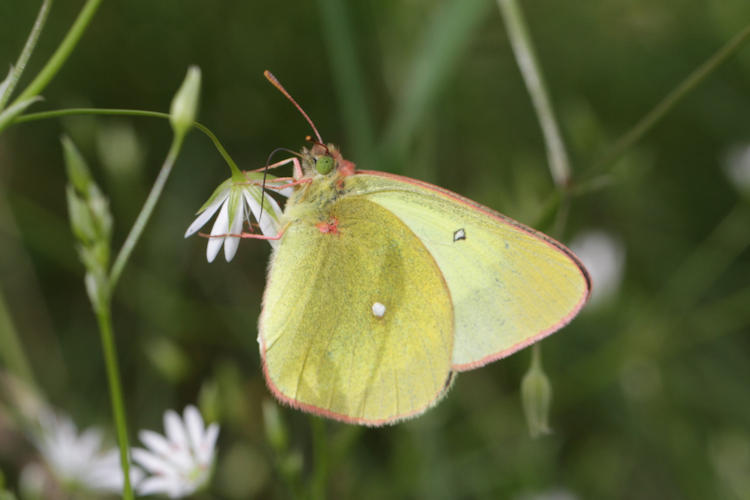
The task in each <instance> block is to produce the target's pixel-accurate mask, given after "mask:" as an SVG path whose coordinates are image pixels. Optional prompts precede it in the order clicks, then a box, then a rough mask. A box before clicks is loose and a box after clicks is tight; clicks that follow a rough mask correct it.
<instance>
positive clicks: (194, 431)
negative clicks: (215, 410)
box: [182, 405, 204, 451]
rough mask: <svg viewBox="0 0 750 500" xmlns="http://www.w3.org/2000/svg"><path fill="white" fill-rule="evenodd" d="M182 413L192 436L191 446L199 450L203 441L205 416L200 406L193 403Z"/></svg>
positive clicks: (190, 436) (189, 434)
mask: <svg viewBox="0 0 750 500" xmlns="http://www.w3.org/2000/svg"><path fill="white" fill-rule="evenodd" d="M182 415H183V418H184V419H185V427H186V428H187V433H188V437H189V438H190V447H191V449H192V450H193V451H197V450H198V449H199V448H200V445H201V443H202V442H203V428H204V425H203V417H201V413H200V412H199V411H198V408H196V407H195V406H193V405H188V406H187V407H186V408H185V411H184V412H182Z"/></svg>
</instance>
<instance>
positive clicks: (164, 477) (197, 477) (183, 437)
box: [133, 405, 219, 498]
mask: <svg viewBox="0 0 750 500" xmlns="http://www.w3.org/2000/svg"><path fill="white" fill-rule="evenodd" d="M164 429H165V434H166V437H164V436H159V435H157V434H156V433H154V432H151V431H142V432H141V433H140V434H139V436H140V438H141V441H143V442H144V444H146V445H147V446H149V448H150V451H149V450H145V449H142V448H134V449H133V460H134V461H135V462H137V463H138V464H139V465H140V466H142V467H144V468H145V469H146V470H148V471H149V472H150V474H151V477H149V478H147V479H145V480H143V481H142V482H141V483H140V484H139V486H138V492H139V493H140V494H152V493H161V494H164V495H168V496H170V497H172V498H178V497H183V496H186V495H190V494H192V493H193V492H194V491H196V490H197V489H199V488H201V487H202V486H203V485H205V484H206V483H207V482H208V481H209V479H210V476H211V472H212V469H213V467H212V465H213V461H214V452H215V444H216V439H217V436H218V433H219V427H218V424H211V425H210V426H209V427H208V428H207V429H205V428H204V421H203V417H202V416H201V414H200V412H199V411H198V409H197V408H196V407H195V406H192V405H189V406H187V407H186V408H185V410H184V411H183V415H182V417H180V415H178V414H177V413H176V412H175V411H173V410H168V411H166V412H165V413H164Z"/></svg>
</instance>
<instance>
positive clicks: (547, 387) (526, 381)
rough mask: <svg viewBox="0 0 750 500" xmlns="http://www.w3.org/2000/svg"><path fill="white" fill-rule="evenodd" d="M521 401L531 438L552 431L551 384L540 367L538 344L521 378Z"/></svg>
mask: <svg viewBox="0 0 750 500" xmlns="http://www.w3.org/2000/svg"><path fill="white" fill-rule="evenodd" d="M521 402H522V403H523V411H524V413H525V414H526V424H527V425H528V426H529V434H530V435H531V437H532V438H536V437H539V436H541V435H543V434H549V433H550V432H552V430H551V429H550V428H549V409H550V403H551V402H552V385H551V384H550V382H549V378H547V375H546V374H545V373H544V370H543V369H542V362H541V359H540V354H539V346H538V345H535V346H534V351H533V355H532V360H531V366H529V370H528V371H527V372H526V375H524V377H523V380H521Z"/></svg>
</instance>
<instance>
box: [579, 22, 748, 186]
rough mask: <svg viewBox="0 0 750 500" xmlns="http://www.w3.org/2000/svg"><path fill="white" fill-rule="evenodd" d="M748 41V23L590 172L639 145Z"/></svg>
mask: <svg viewBox="0 0 750 500" xmlns="http://www.w3.org/2000/svg"><path fill="white" fill-rule="evenodd" d="M748 39H750V24H749V25H747V26H746V27H745V28H744V29H743V30H742V31H740V32H739V33H738V34H737V35H735V36H734V37H733V38H732V39H731V40H729V41H728V42H727V43H726V44H725V45H724V46H723V47H721V48H720V49H719V50H718V51H717V52H716V53H715V54H714V55H712V56H711V57H710V58H708V60H707V61H706V62H704V63H703V64H701V65H700V66H699V67H698V68H697V69H696V70H695V71H693V72H692V73H690V75H688V77H687V78H685V80H683V81H682V83H680V84H679V85H678V86H677V87H676V88H675V89H674V90H672V91H671V92H670V93H669V94H667V95H666V96H665V97H664V99H662V100H661V102H659V103H658V104H657V105H656V106H654V108H653V109H652V110H651V111H649V112H648V113H647V114H646V116H644V117H643V118H641V120H640V121H639V122H638V123H636V124H635V126H633V128H631V129H630V130H629V131H628V132H627V133H625V135H623V136H622V137H620V139H618V140H617V142H615V144H614V146H612V148H611V149H610V150H609V151H608V152H607V153H606V154H605V155H604V156H603V157H602V159H601V160H600V161H598V162H597V163H596V164H595V165H594V168H593V170H594V171H595V172H597V171H599V170H602V169H603V168H605V167H607V166H608V165H610V164H612V163H613V162H614V161H615V160H617V159H618V158H619V157H620V156H622V154H623V153H624V152H625V151H627V150H628V149H630V148H631V147H632V146H633V144H635V143H636V142H638V141H639V140H640V139H641V138H642V137H643V136H644V135H645V134H646V132H648V131H649V130H651V129H652V128H653V127H654V125H656V124H657V123H658V122H659V121H660V120H661V119H662V118H664V116H665V115H666V114H667V113H668V112H669V111H671V110H672V108H674V107H675V106H676V105H677V103H679V102H680V101H681V100H682V99H683V98H684V97H685V96H686V95H688V94H689V93H690V92H692V91H693V90H694V89H695V88H696V87H697V86H698V85H699V84H700V83H702V82H703V80H705V79H706V78H708V76H709V75H710V74H711V73H713V72H714V71H715V70H716V68H718V67H719V66H720V65H721V64H723V63H724V62H725V61H726V60H727V59H729V57H731V56H732V55H733V54H734V53H735V52H737V50H738V49H739V48H740V47H741V46H742V45H743V44H744V43H745V42H746V41H747V40H748Z"/></svg>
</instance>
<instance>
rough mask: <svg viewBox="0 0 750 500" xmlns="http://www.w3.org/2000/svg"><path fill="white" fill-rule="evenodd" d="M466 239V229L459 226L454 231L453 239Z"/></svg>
mask: <svg viewBox="0 0 750 500" xmlns="http://www.w3.org/2000/svg"><path fill="white" fill-rule="evenodd" d="M465 239H466V230H465V229H464V228H459V229H456V230H455V231H453V241H454V242H456V241H459V240H465Z"/></svg>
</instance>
